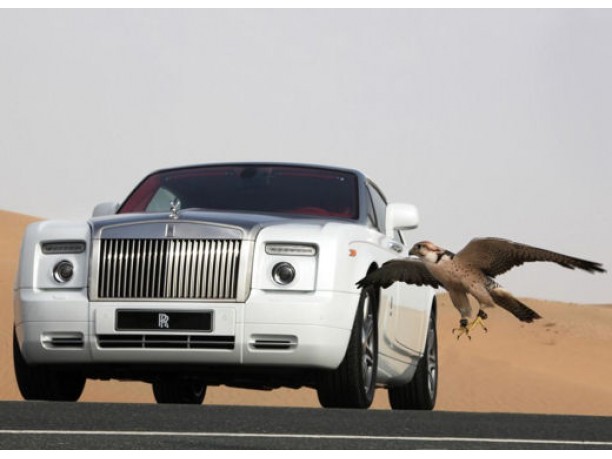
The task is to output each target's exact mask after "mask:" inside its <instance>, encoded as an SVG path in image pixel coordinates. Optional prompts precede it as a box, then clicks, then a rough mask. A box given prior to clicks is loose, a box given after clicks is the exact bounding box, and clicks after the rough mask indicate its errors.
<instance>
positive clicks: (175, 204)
mask: <svg viewBox="0 0 612 459" xmlns="http://www.w3.org/2000/svg"><path fill="white" fill-rule="evenodd" d="M180 209H181V201H180V199H179V198H174V199H173V200H172V201H170V215H168V216H169V217H170V218H171V219H173V220H177V219H178V218H179V215H178V211H179V210H180Z"/></svg>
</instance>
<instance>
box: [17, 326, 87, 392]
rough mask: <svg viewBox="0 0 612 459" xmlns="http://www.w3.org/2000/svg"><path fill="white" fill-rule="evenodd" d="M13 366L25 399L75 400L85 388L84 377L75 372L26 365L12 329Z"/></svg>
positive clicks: (20, 390)
mask: <svg viewBox="0 0 612 459" xmlns="http://www.w3.org/2000/svg"><path fill="white" fill-rule="evenodd" d="M13 367H14V369H15V377H16V378H17V385H18V386H19V392H21V396H22V397H23V398H24V399H25V400H47V401H55V402H76V401H77V400H78V399H79V397H81V394H82V393H83V389H84V388H85V382H86V378H85V377H84V376H83V375H81V374H79V373H77V372H69V371H60V370H55V369H53V368H50V367H47V366H35V365H28V363H27V362H26V361H25V359H24V358H23V355H22V354H21V350H20V349H19V343H18V342H17V335H16V333H15V330H14V329H13Z"/></svg>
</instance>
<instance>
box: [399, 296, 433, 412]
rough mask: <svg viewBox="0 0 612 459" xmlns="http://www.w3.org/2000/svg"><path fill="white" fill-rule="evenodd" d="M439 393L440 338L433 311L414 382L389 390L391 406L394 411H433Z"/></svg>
mask: <svg viewBox="0 0 612 459" xmlns="http://www.w3.org/2000/svg"><path fill="white" fill-rule="evenodd" d="M437 393H438V338H437V333H436V313H435V308H433V309H432V311H431V315H430V317H429V323H428V328H427V340H426V342H425V352H424V354H423V357H421V360H420V361H419V363H418V365H417V369H416V372H415V374H414V376H413V378H412V380H411V381H410V382H409V383H407V384H404V385H403V386H398V387H392V388H390V389H389V404H390V405H391V408H392V409H394V410H433V408H434V406H435V404H436V396H437Z"/></svg>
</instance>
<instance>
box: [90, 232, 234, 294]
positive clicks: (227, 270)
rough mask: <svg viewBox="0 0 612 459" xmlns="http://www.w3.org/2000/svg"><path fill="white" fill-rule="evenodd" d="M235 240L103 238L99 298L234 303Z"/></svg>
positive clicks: (101, 243)
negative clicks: (232, 301)
mask: <svg viewBox="0 0 612 459" xmlns="http://www.w3.org/2000/svg"><path fill="white" fill-rule="evenodd" d="M239 258H240V241H239V240H191V239H102V240H101V241H100V263H99V270H98V298H100V299H131V298H135V299H136V298H138V299H141V298H142V299H146V298H151V299H156V298H159V299H220V300H233V299H235V298H236V292H237V287H238V286H237V283H238V261H239Z"/></svg>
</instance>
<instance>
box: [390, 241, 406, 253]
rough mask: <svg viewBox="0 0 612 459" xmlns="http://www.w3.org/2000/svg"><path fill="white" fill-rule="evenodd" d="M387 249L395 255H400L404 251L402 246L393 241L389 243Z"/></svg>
mask: <svg viewBox="0 0 612 459" xmlns="http://www.w3.org/2000/svg"><path fill="white" fill-rule="evenodd" d="M389 248H390V249H391V250H394V251H395V252H397V253H402V251H403V250H404V246H403V245H402V244H399V243H397V242H393V241H391V242H389Z"/></svg>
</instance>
